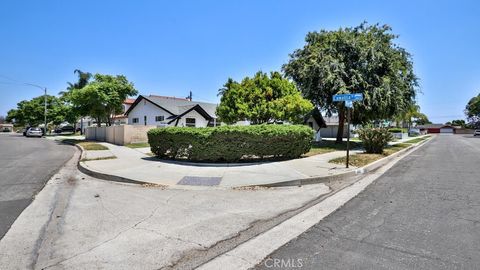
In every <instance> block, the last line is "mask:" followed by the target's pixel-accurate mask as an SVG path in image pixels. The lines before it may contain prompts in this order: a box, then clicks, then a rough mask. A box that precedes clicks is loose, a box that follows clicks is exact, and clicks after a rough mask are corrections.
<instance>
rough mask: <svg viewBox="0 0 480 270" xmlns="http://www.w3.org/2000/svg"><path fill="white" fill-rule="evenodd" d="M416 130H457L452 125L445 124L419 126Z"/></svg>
mask: <svg viewBox="0 0 480 270" xmlns="http://www.w3.org/2000/svg"><path fill="white" fill-rule="evenodd" d="M416 128H418V129H429V128H455V127H452V126H450V125H444V124H427V125H417V126H416Z"/></svg>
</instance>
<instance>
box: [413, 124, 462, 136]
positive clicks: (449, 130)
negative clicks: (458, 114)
mask: <svg viewBox="0 0 480 270" xmlns="http://www.w3.org/2000/svg"><path fill="white" fill-rule="evenodd" d="M416 128H418V129H420V132H421V133H445V134H454V133H455V127H453V126H450V125H444V124H427V125H417V126H416Z"/></svg>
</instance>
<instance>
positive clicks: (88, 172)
mask: <svg viewBox="0 0 480 270" xmlns="http://www.w3.org/2000/svg"><path fill="white" fill-rule="evenodd" d="M62 142H63V141H62ZM63 143H65V144H70V145H73V146H75V147H77V149H79V150H80V157H79V158H78V162H77V169H78V170H79V171H81V172H82V173H84V174H86V175H88V176H91V177H94V178H98V179H102V180H107V181H113V182H120V183H129V184H138V185H145V184H151V183H149V182H143V181H138V180H133V179H129V178H125V177H121V176H117V175H111V174H106V173H101V172H97V171H95V170H92V169H89V168H87V166H85V164H83V162H82V159H83V158H84V157H85V149H83V147H82V146H80V145H78V144H74V143H68V142H63Z"/></svg>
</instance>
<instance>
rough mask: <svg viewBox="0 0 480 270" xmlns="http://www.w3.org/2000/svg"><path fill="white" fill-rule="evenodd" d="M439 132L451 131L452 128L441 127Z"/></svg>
mask: <svg viewBox="0 0 480 270" xmlns="http://www.w3.org/2000/svg"><path fill="white" fill-rule="evenodd" d="M440 133H453V128H441V129H440Z"/></svg>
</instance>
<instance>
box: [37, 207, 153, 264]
mask: <svg viewBox="0 0 480 270" xmlns="http://www.w3.org/2000/svg"><path fill="white" fill-rule="evenodd" d="M159 208H160V206H157V207H156V208H155V209H153V211H152V212H151V213H150V214H149V215H148V216H147V217H145V218H143V219H141V220H140V221H138V222H137V223H135V224H134V225H133V226H130V227H128V228H127V229H125V230H122V231H120V232H118V233H117V234H116V235H115V236H114V237H112V238H110V239H107V240H105V241H103V242H101V243H99V244H97V245H95V246H93V247H91V248H89V249H87V250H85V251H83V252H80V253H77V254H74V255H72V256H70V257H68V258H65V259H63V260H60V261H58V262H56V263H54V264H51V265H48V266H45V267H43V268H42V269H48V268H51V267H54V266H57V265H59V264H62V263H64V262H66V261H69V260H71V259H74V258H76V257H78V256H81V255H84V254H87V253H89V252H91V251H92V250H94V249H96V248H98V247H100V246H103V245H105V244H107V243H109V242H111V241H113V240H115V239H117V238H118V237H119V236H120V235H122V234H123V233H125V232H127V231H129V230H132V229H135V228H136V227H137V226H138V225H140V224H141V223H143V222H145V221H147V220H148V219H150V218H151V217H152V216H153V215H154V214H155V213H156V212H157V210H158V209H159Z"/></svg>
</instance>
